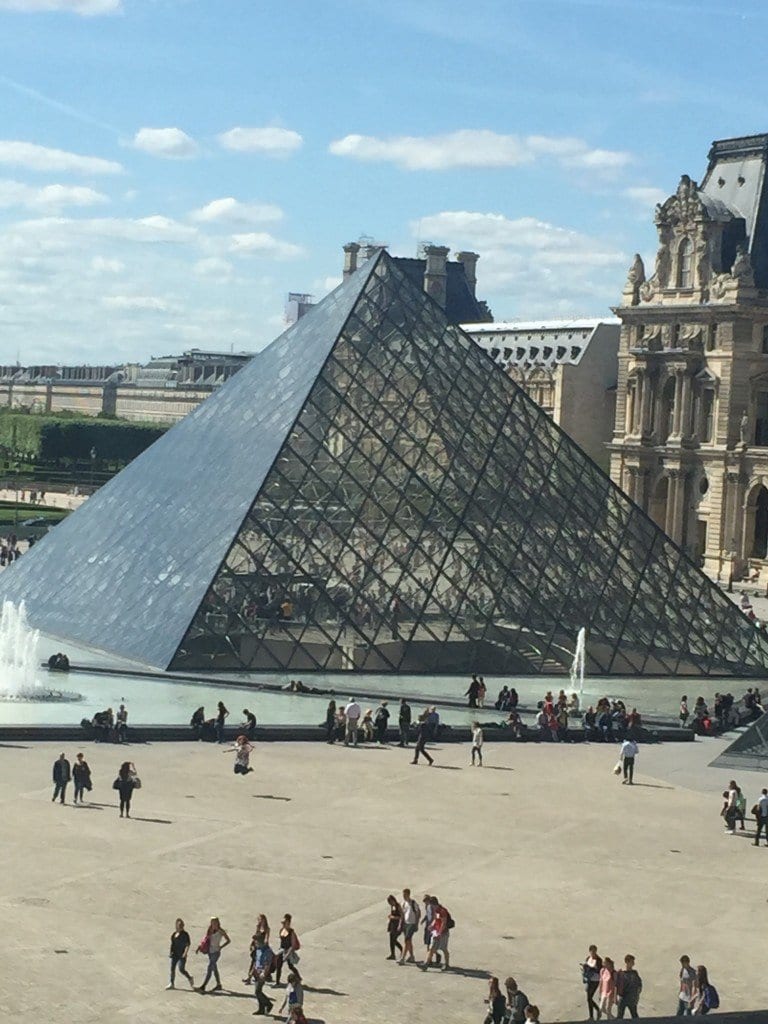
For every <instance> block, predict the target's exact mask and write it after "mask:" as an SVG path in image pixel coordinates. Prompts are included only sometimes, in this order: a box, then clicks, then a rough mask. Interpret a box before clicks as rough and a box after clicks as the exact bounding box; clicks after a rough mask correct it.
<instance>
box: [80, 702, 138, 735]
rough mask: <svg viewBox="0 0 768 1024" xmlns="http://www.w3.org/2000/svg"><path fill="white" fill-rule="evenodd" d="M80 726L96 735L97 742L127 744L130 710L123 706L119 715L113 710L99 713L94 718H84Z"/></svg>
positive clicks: (107, 709) (118, 710)
mask: <svg viewBox="0 0 768 1024" xmlns="http://www.w3.org/2000/svg"><path fill="white" fill-rule="evenodd" d="M80 725H81V726H82V727H83V728H84V729H86V730H88V729H90V730H92V731H93V732H94V734H95V736H94V739H95V740H96V742H97V743H98V742H101V743H126V742H127V740H128V709H127V708H126V706H125V704H121V705H120V707H119V708H118V709H117V714H115V712H114V711H113V710H112V708H106V709H105V710H104V711H97V712H96V714H95V715H94V716H93V718H91V719H88V718H84V719H83V720H82V722H81V723H80Z"/></svg>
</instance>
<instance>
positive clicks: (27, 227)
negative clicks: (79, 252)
mask: <svg viewBox="0 0 768 1024" xmlns="http://www.w3.org/2000/svg"><path fill="white" fill-rule="evenodd" d="M14 230H15V232H16V233H18V234H20V235H25V236H35V237H38V238H40V239H43V240H45V241H48V242H50V243H51V244H53V243H57V242H58V243H62V242H63V243H69V242H71V241H72V240H75V239H78V238H93V237H99V238H114V239H119V240H120V241H123V242H146V243H155V242H168V243H179V244H183V243H189V242H194V241H196V240H197V239H198V231H197V229H196V228H193V227H190V226H189V225H188V224H181V223H179V221H175V220H173V219H171V218H170V217H162V216H159V215H156V216H153V217H139V218H136V219H132V218H129V217H90V218H85V217H84V218H69V217H38V218H36V219H35V220H27V221H20V222H18V223H17V224H15V225H14Z"/></svg>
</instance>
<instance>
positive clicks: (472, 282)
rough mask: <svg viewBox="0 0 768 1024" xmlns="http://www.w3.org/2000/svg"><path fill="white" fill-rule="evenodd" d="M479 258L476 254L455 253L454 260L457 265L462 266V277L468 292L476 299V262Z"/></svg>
mask: <svg viewBox="0 0 768 1024" xmlns="http://www.w3.org/2000/svg"><path fill="white" fill-rule="evenodd" d="M479 259H480V256H479V255H478V253H476V252H457V253H456V260H457V262H459V263H463V264H464V277H465V278H466V279H467V285H468V286H469V290H470V291H471V292H472V298H473V299H474V298H476V291H477V261H478V260H479Z"/></svg>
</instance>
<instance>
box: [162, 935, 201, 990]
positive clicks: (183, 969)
mask: <svg viewBox="0 0 768 1024" xmlns="http://www.w3.org/2000/svg"><path fill="white" fill-rule="evenodd" d="M190 942H191V940H190V938H189V933H188V932H187V930H186V929H185V928H184V922H183V921H182V919H181V918H180V917H177V918H176V927H175V928H174V930H173V932H172V933H171V951H170V953H169V954H168V956H169V957H170V959H171V980H170V981H169V983H168V984H167V985H166V986H165V987H166V990H167V989H171V988H176V969H177V968H178V970H179V974H183V975H184V977H185V978H186V979H187V981H188V982H189V987H190V988H194V987H195V979H194V978H193V977H192V975H191V974H189V973H188V972H187V955H188V954H189V947H190Z"/></svg>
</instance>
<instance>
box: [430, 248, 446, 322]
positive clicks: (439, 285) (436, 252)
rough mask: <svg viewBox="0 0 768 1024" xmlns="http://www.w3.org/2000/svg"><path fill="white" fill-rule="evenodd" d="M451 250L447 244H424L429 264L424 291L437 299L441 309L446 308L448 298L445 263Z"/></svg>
mask: <svg viewBox="0 0 768 1024" xmlns="http://www.w3.org/2000/svg"><path fill="white" fill-rule="evenodd" d="M450 251H451V250H450V249H449V248H448V247H447V246H445V245H425V246H424V255H425V256H426V259H427V266H426V269H425V270H424V291H425V292H426V293H427V295H429V296H431V297H432V298H433V299H434V300H435V302H436V303H437V304H438V305H439V306H440V308H441V309H445V305H446V299H447V290H448V289H447V285H448V272H447V271H446V269H445V264H446V260H447V259H448V253H449V252H450Z"/></svg>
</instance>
